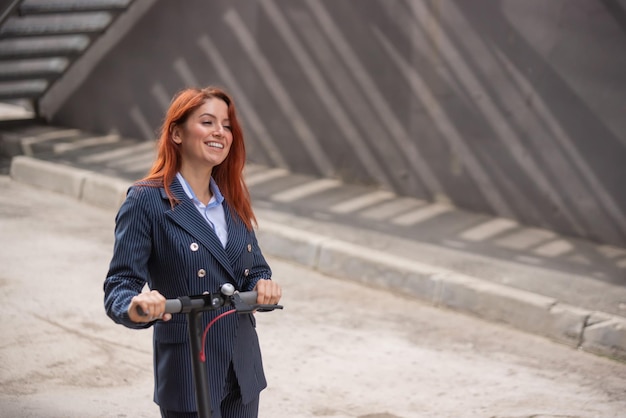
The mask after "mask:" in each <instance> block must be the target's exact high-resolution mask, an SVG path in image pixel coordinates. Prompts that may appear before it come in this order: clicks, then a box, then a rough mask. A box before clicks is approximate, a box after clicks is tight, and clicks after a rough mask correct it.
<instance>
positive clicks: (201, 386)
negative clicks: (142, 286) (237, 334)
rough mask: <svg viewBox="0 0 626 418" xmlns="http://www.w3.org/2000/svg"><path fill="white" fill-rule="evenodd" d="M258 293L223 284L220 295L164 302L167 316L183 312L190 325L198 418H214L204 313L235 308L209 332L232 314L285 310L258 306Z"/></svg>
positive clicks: (179, 298) (185, 297) (190, 297)
mask: <svg viewBox="0 0 626 418" xmlns="http://www.w3.org/2000/svg"><path fill="white" fill-rule="evenodd" d="M256 299H257V292H255V291H251V292H238V291H235V287H234V286H233V285H232V284H230V283H226V284H223V285H222V287H221V288H220V291H219V292H218V293H205V294H202V295H197V296H181V297H178V298H176V299H167V300H166V301H165V312H166V313H171V314H174V313H184V314H186V315H187V321H188V324H189V342H190V346H191V363H192V367H193V380H194V384H195V388H196V405H197V409H198V418H211V395H210V392H209V379H208V374H207V370H206V367H205V366H204V364H203V363H204V349H203V348H204V347H203V346H204V341H203V340H204V338H203V337H204V334H205V333H206V331H204V332H203V329H202V312H206V311H214V310H217V309H220V308H223V307H227V306H232V307H233V309H231V310H229V311H226V312H224V313H222V314H221V315H220V316H218V317H216V318H215V319H213V321H212V322H210V323H209V325H208V326H207V331H208V329H209V328H210V327H211V325H212V324H213V323H214V321H216V320H218V319H219V318H221V317H222V315H227V314H231V313H238V314H243V313H253V312H269V311H273V310H274V309H283V306H282V305H261V304H257V303H256Z"/></svg>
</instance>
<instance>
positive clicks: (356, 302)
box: [0, 176, 626, 418]
mask: <svg viewBox="0 0 626 418" xmlns="http://www.w3.org/2000/svg"><path fill="white" fill-rule="evenodd" d="M113 216H114V212H113V211H111V210H105V209H100V208H95V207H92V206H89V205H86V204H84V203H80V202H76V201H75V200H74V199H71V198H68V197H65V196H62V195H57V194H54V193H51V192H47V191H42V190H37V189H34V188H32V187H30V186H27V185H24V184H20V183H15V182H13V181H12V180H10V179H9V178H8V177H6V176H0V248H2V250H1V251H0V265H1V266H2V272H1V273H0V303H1V304H2V312H3V317H4V321H3V322H2V325H1V327H2V328H1V330H2V343H0V417H3V418H4V417H6V418H15V417H38V418H51V417H63V418H73V417H81V418H95V417H139V418H141V417H157V416H158V412H157V408H156V407H155V405H154V404H153V403H152V401H151V389H152V362H151V332H150V331H132V330H128V329H125V328H123V327H120V326H118V325H115V324H114V323H113V322H111V321H110V320H109V319H108V318H107V317H106V315H105V314H104V310H103V307H102V290H101V284H102V280H103V277H104V275H105V273H106V268H107V264H108V261H109V257H110V253H111V246H112V235H113V234H112V228H113ZM261 244H262V243H261ZM269 261H270V262H271V263H272V266H273V268H274V274H275V276H274V277H275V279H276V280H280V282H281V283H282V284H283V286H284V288H285V297H284V300H283V303H284V304H285V306H286V309H285V310H284V311H282V312H274V313H266V314H258V319H259V321H258V323H259V325H258V328H259V334H260V339H261V344H262V348H263V352H264V359H265V364H266V369H267V374H268V378H269V382H270V386H269V388H268V389H267V390H266V391H265V392H264V393H263V395H262V406H261V416H262V417H274V418H282V417H284V418H287V417H289V418H294V417H296V418H297V417H333V418H339V417H360V418H365V417H368V418H393V417H402V418H408V417H517V418H520V417H531V416H532V417H556V416H558V417H603V418H609V417H623V416H624V415H623V413H624V411H626V364H624V363H620V362H616V361H613V360H608V359H606V358H602V357H599V356H596V355H592V354H589V353H585V352H582V351H577V350H574V349H572V348H570V347H567V346H564V345H560V344H556V343H553V342H550V341H548V340H546V339H543V338H541V337H537V336H534V335H530V334H525V333H522V332H520V331H516V330H513V329H510V328H506V327H504V326H499V325H494V324H490V323H487V322H484V321H481V320H478V319H474V318H471V317H467V316H464V315H460V314H456V313H453V312H450V311H446V310H441V309H436V308H433V307H430V306H428V305H425V304H422V303H419V302H417V301H415V300H412V299H410V298H403V297H401V296H399V295H393V294H391V293H387V292H381V291H379V290H374V289H370V288H367V287H364V286H362V285H358V284H355V283H352V282H349V281H342V280H339V279H337V278H333V277H328V276H323V275H321V274H318V273H316V272H313V271H311V270H308V269H304V268H302V267H300V266H298V265H295V264H292V263H288V262H285V261H281V260H279V259H275V258H270V259H269Z"/></svg>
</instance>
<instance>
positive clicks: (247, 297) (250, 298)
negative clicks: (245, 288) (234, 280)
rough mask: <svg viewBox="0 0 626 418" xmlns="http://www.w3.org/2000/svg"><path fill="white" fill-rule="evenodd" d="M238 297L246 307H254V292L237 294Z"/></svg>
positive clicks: (255, 295) (255, 296) (255, 294)
mask: <svg viewBox="0 0 626 418" xmlns="http://www.w3.org/2000/svg"><path fill="white" fill-rule="evenodd" d="M239 297H240V298H241V300H242V301H243V302H245V303H247V304H248V305H256V298H257V292H256V290H251V291H249V292H239Z"/></svg>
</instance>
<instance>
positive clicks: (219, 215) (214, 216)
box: [176, 173, 228, 248]
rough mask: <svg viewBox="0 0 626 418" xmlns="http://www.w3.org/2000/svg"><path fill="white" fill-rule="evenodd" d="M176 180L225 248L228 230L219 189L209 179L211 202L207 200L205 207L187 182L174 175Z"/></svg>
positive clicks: (181, 177) (178, 174) (177, 174)
mask: <svg viewBox="0 0 626 418" xmlns="http://www.w3.org/2000/svg"><path fill="white" fill-rule="evenodd" d="M176 178H177V179H178V181H180V184H181V185H182V186H183V189H184V190H185V193H186V194H187V196H188V197H189V199H191V200H192V201H193V204H194V205H195V206H196V209H198V212H200V215H202V217H203V218H204V219H206V221H207V222H208V223H209V225H210V226H211V228H213V230H214V231H215V234H216V235H217V237H218V238H219V239H220V241H221V243H222V247H224V248H226V243H227V242H228V229H227V227H226V217H225V216H224V207H223V206H222V202H224V196H222V193H221V192H220V189H219V187H217V183H215V180H213V177H211V180H210V182H209V188H210V189H211V193H212V194H213V196H211V200H209V204H208V205H205V204H204V203H202V202H201V201H200V200H198V198H197V197H196V194H195V193H194V192H193V190H192V189H191V186H189V183H187V180H185V178H184V177H183V176H182V175H181V174H180V173H176Z"/></svg>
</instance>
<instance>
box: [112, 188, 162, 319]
mask: <svg viewBox="0 0 626 418" xmlns="http://www.w3.org/2000/svg"><path fill="white" fill-rule="evenodd" d="M146 192H147V190H145V188H136V187H131V188H130V189H129V192H128V195H127V197H126V199H125V201H124V203H122V206H121V207H120V210H119V212H118V214H117V216H116V218H115V244H114V246H113V257H112V259H111V263H110V265H109V271H108V273H107V277H106V279H105V281H104V307H105V309H106V313H107V315H108V316H109V317H110V318H111V319H113V321H115V322H116V323H118V324H122V325H124V326H126V327H129V328H147V327H149V326H151V325H152V324H153V322H149V323H142V324H138V323H136V322H133V321H131V320H130V318H129V317H128V306H129V305H130V300H131V299H132V298H133V297H134V296H135V295H137V294H139V293H140V292H141V291H142V290H143V288H144V286H145V285H146V283H147V282H148V278H149V277H148V276H149V273H148V260H149V258H150V253H151V249H152V238H151V229H152V227H151V222H152V221H151V219H152V217H151V215H150V213H149V210H148V206H149V205H148V204H147V202H146V199H145V198H144V197H146V196H145V193H146Z"/></svg>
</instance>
